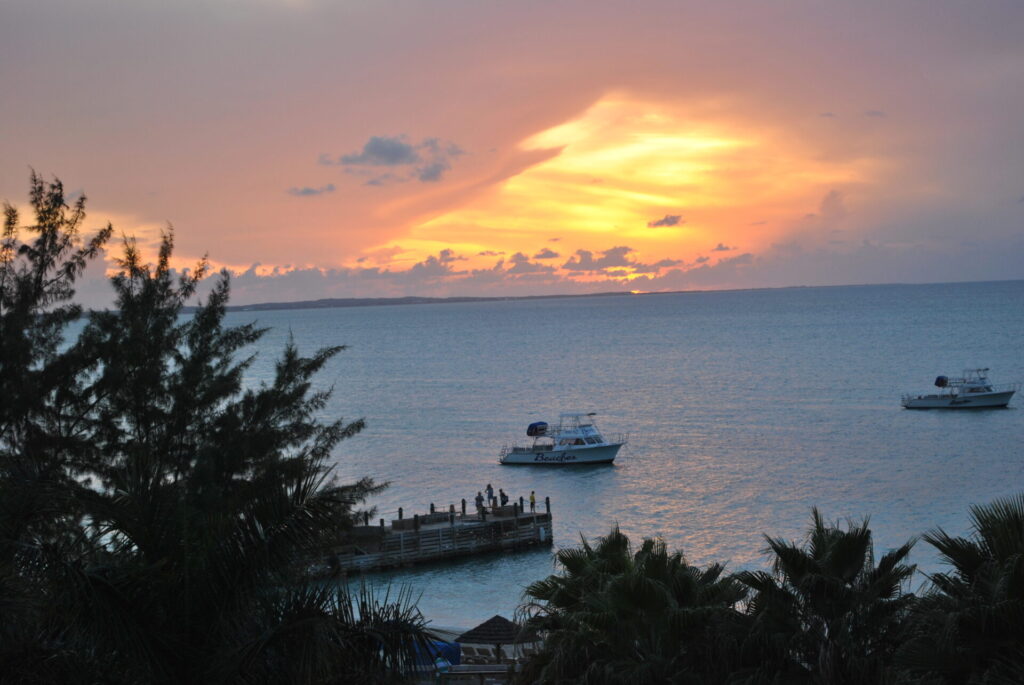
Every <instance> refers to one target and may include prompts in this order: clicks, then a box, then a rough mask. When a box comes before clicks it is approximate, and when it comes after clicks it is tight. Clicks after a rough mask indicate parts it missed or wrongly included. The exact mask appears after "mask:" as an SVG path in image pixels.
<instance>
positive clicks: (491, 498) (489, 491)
mask: <svg viewBox="0 0 1024 685" xmlns="http://www.w3.org/2000/svg"><path fill="white" fill-rule="evenodd" d="M484 490H486V491H487V504H488V506H492V507H493V506H494V488H492V487H491V484H490V483H488V484H487V487H486V488H484Z"/></svg>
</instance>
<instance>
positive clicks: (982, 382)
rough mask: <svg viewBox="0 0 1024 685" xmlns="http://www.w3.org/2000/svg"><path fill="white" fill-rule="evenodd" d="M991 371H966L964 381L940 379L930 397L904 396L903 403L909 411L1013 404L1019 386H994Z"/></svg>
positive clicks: (936, 381)
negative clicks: (990, 377) (1011, 402)
mask: <svg viewBox="0 0 1024 685" xmlns="http://www.w3.org/2000/svg"><path fill="white" fill-rule="evenodd" d="M987 374H988V369H967V370H965V371H964V375H963V376H962V377H961V378H949V377H948V376H939V377H938V378H936V379H935V387H937V388H939V392H936V393H932V394H930V395H904V396H903V397H902V399H901V400H900V404H902V405H903V406H904V407H906V408H907V409H993V408H996V407H1005V406H1006V405H1007V404H1009V403H1010V398H1011V397H1013V393H1015V392H1017V391H1018V390H1020V383H1006V384H1003V385H992V384H991V383H989V381H988V375H987Z"/></svg>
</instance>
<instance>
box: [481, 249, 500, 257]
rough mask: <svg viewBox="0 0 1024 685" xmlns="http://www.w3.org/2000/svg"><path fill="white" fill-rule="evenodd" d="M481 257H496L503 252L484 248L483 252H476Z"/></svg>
mask: <svg viewBox="0 0 1024 685" xmlns="http://www.w3.org/2000/svg"><path fill="white" fill-rule="evenodd" d="M477 254H478V255H479V256H481V257H497V256H499V255H503V254H505V253H504V252H495V251H494V250H484V251H483V252H477Z"/></svg>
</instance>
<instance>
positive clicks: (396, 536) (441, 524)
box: [322, 499, 552, 574]
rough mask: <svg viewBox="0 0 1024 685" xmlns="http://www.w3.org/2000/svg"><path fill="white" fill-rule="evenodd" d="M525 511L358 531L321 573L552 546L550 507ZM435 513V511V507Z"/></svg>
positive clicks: (513, 507) (444, 516)
mask: <svg viewBox="0 0 1024 685" xmlns="http://www.w3.org/2000/svg"><path fill="white" fill-rule="evenodd" d="M541 506H542V507H543V509H544V511H537V512H529V511H527V512H524V511H522V510H521V509H520V507H519V505H518V504H509V505H507V506H504V507H493V508H490V507H488V508H486V509H485V510H484V512H483V513H482V514H481V513H472V514H464V513H462V512H456V511H454V509H455V507H454V506H452V507H450V509H449V511H439V512H434V513H430V514H423V515H415V516H413V517H411V518H407V517H404V516H403V517H401V518H398V519H394V520H392V521H391V522H390V525H384V523H385V522H384V519H381V520H380V524H381V525H378V526H367V525H363V526H356V527H354V528H353V529H352V531H351V541H350V543H349V544H346V545H344V546H341V547H338V548H335V549H333V550H330V551H329V552H328V553H327V555H326V558H325V559H324V561H323V565H322V566H323V568H322V570H323V572H324V573H325V574H328V573H337V572H339V571H343V572H353V571H373V570H377V569H384V568H393V567H396V566H409V565H412V564H418V563H423V562H428V561H439V560H442V559H455V558H459V557H467V556H472V555H474V554H483V553H486V552H512V551H516V550H520V549H527V548H530V547H537V546H540V545H551V544H552V541H551V503H550V500H547V499H546V500H545V502H544V504H542V505H541ZM431 508H433V507H431Z"/></svg>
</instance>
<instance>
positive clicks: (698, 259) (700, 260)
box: [694, 256, 711, 264]
mask: <svg viewBox="0 0 1024 685" xmlns="http://www.w3.org/2000/svg"><path fill="white" fill-rule="evenodd" d="M710 260H711V257H703V256H701V257H697V259H696V260H694V261H695V262H696V263H697V264H703V263H705V262H708V261H710Z"/></svg>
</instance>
